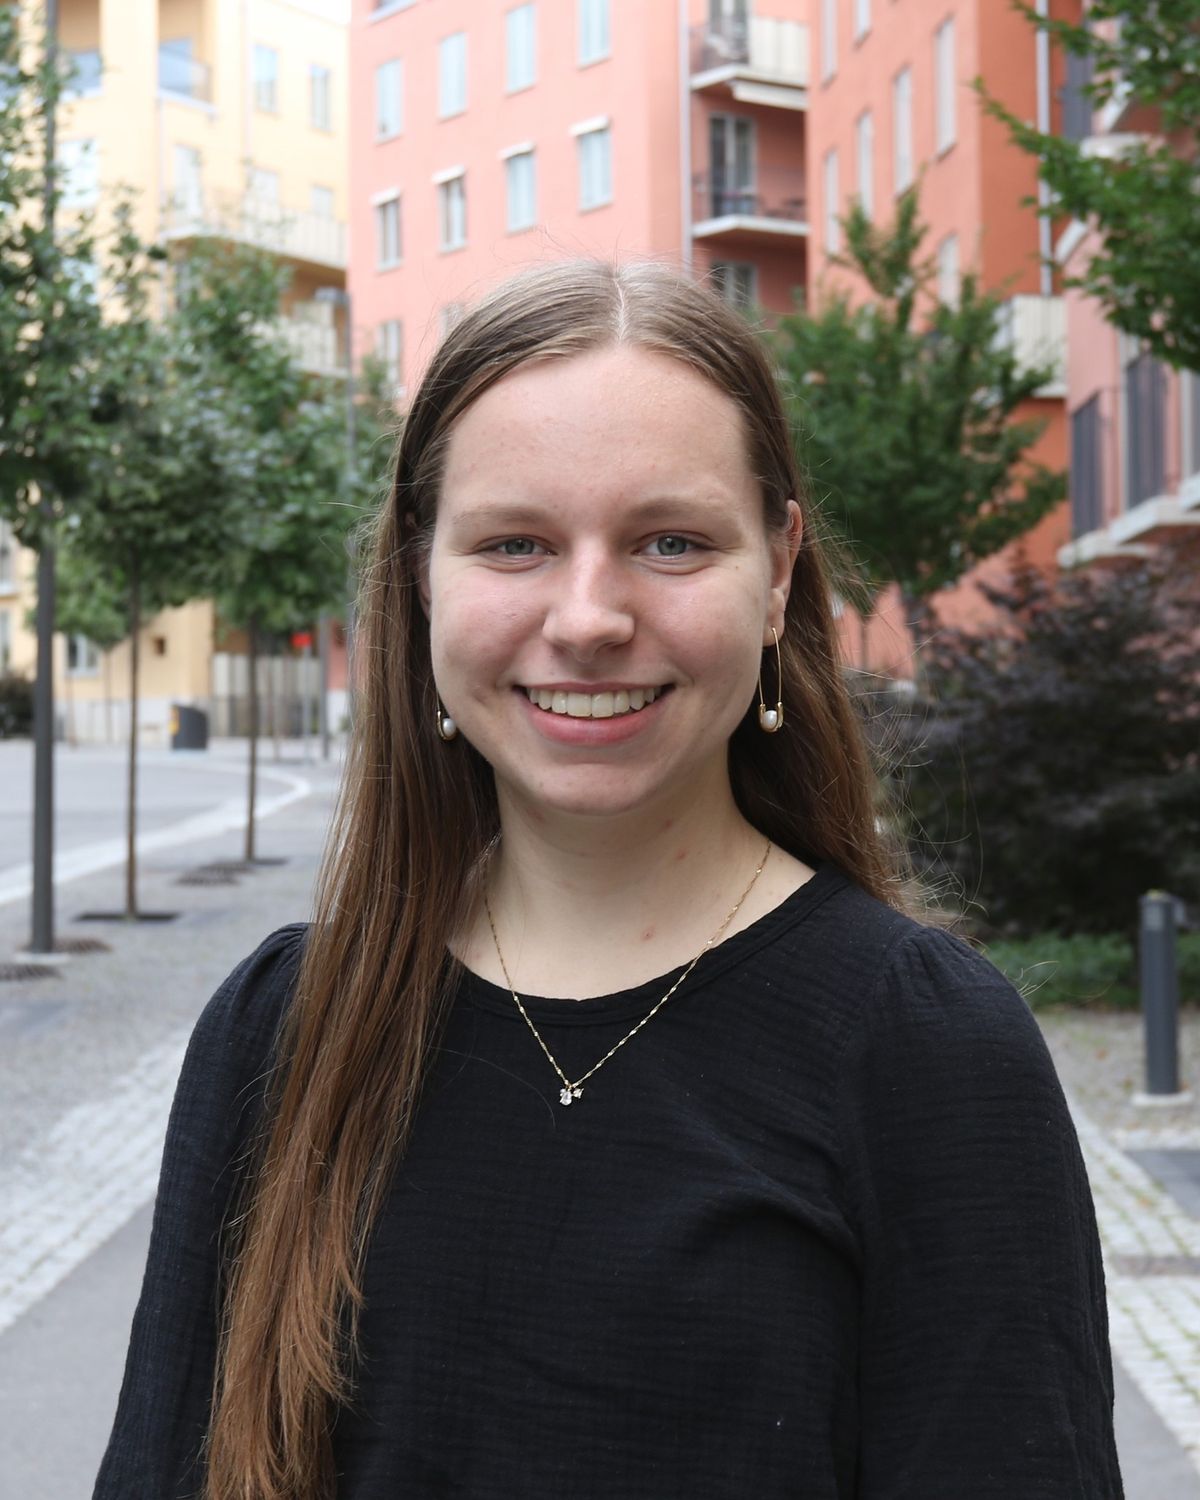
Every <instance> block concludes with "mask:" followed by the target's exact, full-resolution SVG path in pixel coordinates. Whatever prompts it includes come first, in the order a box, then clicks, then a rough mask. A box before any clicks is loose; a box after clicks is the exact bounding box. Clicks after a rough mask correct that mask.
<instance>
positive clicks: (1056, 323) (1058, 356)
mask: <svg viewBox="0 0 1200 1500" xmlns="http://www.w3.org/2000/svg"><path fill="white" fill-rule="evenodd" d="M1000 342H1001V344H1003V345H1004V346H1005V347H1006V348H1010V349H1012V350H1013V351H1014V352H1015V354H1016V356H1017V362H1018V364H1019V365H1020V367H1021V369H1022V370H1028V369H1032V368H1033V367H1034V366H1036V365H1049V367H1050V370H1051V376H1050V379H1049V381H1048V382H1047V383H1046V384H1045V385H1043V386H1041V387H1040V389H1039V391H1038V395H1040V396H1065V395H1066V393H1067V321H1066V312H1065V309H1064V306H1063V299H1062V298H1061V297H1038V296H1034V295H1021V296H1018V297H1010V298H1009V299H1008V300H1007V302H1005V304H1004V306H1003V308H1002V309H1001V322H1000Z"/></svg>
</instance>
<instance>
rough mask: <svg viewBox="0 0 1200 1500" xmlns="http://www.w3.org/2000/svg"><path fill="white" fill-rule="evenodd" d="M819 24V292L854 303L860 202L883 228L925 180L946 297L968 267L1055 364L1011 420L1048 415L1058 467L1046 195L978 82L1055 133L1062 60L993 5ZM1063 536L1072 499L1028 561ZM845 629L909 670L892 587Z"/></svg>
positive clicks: (822, 1)
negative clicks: (842, 294)
mask: <svg viewBox="0 0 1200 1500" xmlns="http://www.w3.org/2000/svg"><path fill="white" fill-rule="evenodd" d="M1037 8H1038V9H1039V10H1045V11H1048V12H1049V13H1050V14H1052V15H1053V16H1055V17H1060V18H1062V19H1071V20H1073V19H1077V18H1078V15H1079V0H1041V3H1040V4H1039V5H1038V7H1037ZM812 20H813V58H814V79H813V85H812V106H811V110H810V144H809V163H810V167H809V180H810V186H811V192H810V199H811V203H812V211H811V219H812V224H813V232H812V245H811V253H810V261H809V265H810V283H809V291H810V298H811V299H812V300H817V299H819V298H820V296H821V295H822V291H823V289H829V288H833V287H839V288H841V289H843V290H846V291H848V292H849V293H850V294H851V295H852V296H853V295H854V293H855V291H856V290H857V291H860V292H861V291H862V290H863V289H862V288H861V287H858V288H856V287H855V285H854V282H853V280H852V279H851V278H850V276H849V275H848V273H846V272H844V271H842V270H841V269H839V268H838V267H836V266H835V265H833V264H832V263H831V258H832V257H833V256H835V255H836V254H838V253H839V251H840V250H841V249H842V243H841V241H842V234H841V229H840V226H839V222H838V221H839V219H840V218H841V217H843V216H844V215H845V213H846V212H847V210H848V208H849V205H850V203H851V201H852V200H853V199H855V198H857V199H858V200H859V201H860V202H861V203H862V204H863V206H864V208H865V209H866V211H867V213H868V214H869V215H870V216H871V218H873V219H874V220H875V221H876V222H878V223H886V222H888V221H890V220H891V219H892V218H893V216H894V213H895V204H896V200H897V198H898V197H899V196H900V194H902V193H903V192H904V191H906V190H907V189H908V188H910V187H912V186H913V185H914V184H916V185H918V187H919V193H920V213H921V218H922V220H923V222H924V223H925V224H926V225H927V227H928V234H927V238H926V240H925V242H924V244H923V245H922V254H923V255H928V256H932V258H933V259H934V262H935V264H936V270H937V290H938V293H939V295H940V296H941V297H942V298H943V300H952V299H953V298H954V296H955V295H956V293H957V288H958V284H959V278H960V277H961V275H962V274H963V272H964V271H967V270H971V271H973V272H974V273H975V274H976V276H977V277H978V280H979V283H980V285H981V286H982V287H983V288H984V289H985V290H987V291H990V292H992V293H994V294H995V295H998V296H1002V297H1003V298H1004V299H1005V304H1004V311H1005V330H1006V337H1007V338H1008V339H1009V340H1010V341H1011V343H1012V344H1013V345H1014V347H1015V349H1016V351H1017V353H1018V355H1020V356H1021V357H1022V359H1023V360H1024V361H1025V362H1027V363H1029V364H1032V363H1035V362H1036V363H1038V364H1051V365H1053V366H1054V369H1055V375H1054V378H1053V380H1052V381H1051V383H1050V384H1049V385H1047V386H1045V387H1044V388H1043V389H1042V391H1041V392H1040V393H1039V396H1038V398H1037V399H1036V400H1034V401H1032V402H1030V403H1028V405H1027V407H1026V408H1025V409H1023V410H1021V411H1019V412H1018V413H1017V416H1018V417H1019V418H1022V419H1027V418H1036V419H1039V420H1042V421H1044V422H1045V423H1046V427H1045V431H1044V432H1043V435H1042V437H1041V439H1040V440H1039V442H1038V443H1037V445H1036V447H1035V448H1034V449H1033V450H1032V453H1031V457H1032V458H1033V459H1035V460H1037V461H1039V462H1042V463H1045V464H1047V465H1049V466H1051V467H1053V468H1058V469H1065V468H1066V466H1067V463H1068V451H1067V438H1068V434H1067V420H1066V413H1065V405H1064V402H1065V396H1066V370H1065V309H1064V302H1063V297H1062V295H1061V291H1060V288H1059V286H1058V284H1057V280H1056V278H1055V277H1054V275H1053V274H1052V272H1051V271H1050V270H1049V269H1048V268H1047V266H1046V265H1045V264H1044V262H1045V261H1046V260H1047V259H1048V258H1049V257H1050V255H1051V253H1052V237H1051V233H1050V229H1049V227H1048V226H1047V227H1045V228H1043V227H1042V225H1041V223H1040V221H1039V217H1038V215H1037V213H1036V211H1035V209H1034V208H1033V207H1032V206H1029V205H1028V204H1026V203H1023V201H1022V200H1024V199H1028V198H1031V197H1036V196H1037V193H1038V181H1037V173H1036V165H1035V163H1034V160H1033V158H1031V157H1030V156H1028V155H1026V154H1025V153H1023V152H1021V151H1019V150H1018V149H1017V148H1016V147H1015V146H1014V145H1013V144H1012V143H1011V142H1010V140H1009V137H1008V131H1007V128H1006V127H1005V126H1004V125H1003V124H1002V123H1001V122H999V121H997V120H995V119H993V118H992V117H991V116H989V115H987V114H986V113H985V111H984V109H983V106H982V103H981V101H980V99H979V97H978V95H977V94H976V93H975V91H974V89H973V88H972V81H973V80H974V79H975V78H977V77H980V78H982V79H983V80H984V83H985V84H986V87H987V89H988V91H989V92H990V93H991V94H992V95H993V96H995V97H996V98H998V99H999V100H1000V101H1002V102H1003V103H1004V104H1005V105H1007V107H1008V108H1009V109H1010V110H1012V111H1013V112H1014V113H1015V114H1017V115H1018V116H1021V117H1023V118H1026V119H1029V120H1031V121H1038V122H1039V123H1040V125H1041V127H1042V128H1043V129H1046V130H1051V131H1055V132H1061V131H1062V130H1063V129H1064V125H1065V124H1066V123H1069V116H1070V112H1071V109H1072V103H1073V101H1074V100H1075V99H1076V97H1077V95H1076V92H1075V91H1074V90H1073V89H1072V88H1071V87H1069V85H1070V84H1071V83H1072V82H1073V81H1072V80H1069V79H1068V77H1067V73H1066V62H1065V60H1064V58H1063V57H1062V55H1061V54H1060V53H1059V52H1058V50H1057V49H1054V50H1053V51H1052V50H1051V49H1050V47H1049V46H1048V45H1047V44H1046V42H1045V39H1043V40H1041V41H1039V39H1038V34H1037V32H1036V31H1035V29H1034V28H1033V27H1032V26H1031V25H1030V24H1029V22H1028V21H1026V20H1025V18H1024V17H1023V16H1022V15H1020V14H1019V13H1018V12H1017V11H1016V10H1015V9H1014V8H1013V7H1011V6H1009V5H1006V4H997V3H994V0H813V17H812ZM1069 529H1070V516H1069V509H1068V507H1067V506H1065V505H1064V506H1063V507H1060V508H1059V509H1058V510H1056V512H1055V513H1054V514H1053V515H1050V516H1048V517H1046V518H1045V519H1044V520H1043V521H1042V522H1041V524H1040V525H1039V526H1037V527H1036V528H1035V529H1034V530H1033V531H1032V532H1031V533H1029V535H1028V536H1027V537H1026V538H1024V539H1023V540H1022V542H1021V543H1020V544H1019V545H1020V546H1021V548H1022V550H1023V552H1024V554H1025V556H1026V557H1027V558H1028V559H1029V560H1030V561H1031V562H1032V563H1033V564H1034V565H1035V566H1039V567H1047V568H1049V567H1053V566H1054V563H1055V556H1056V553H1057V550H1058V548H1059V547H1060V546H1061V545H1062V543H1063V542H1064V541H1065V540H1066V538H1067V536H1068V534H1069ZM1008 563H1009V557H1008V556H1006V555H1005V554H1001V555H999V556H997V557H995V558H993V559H990V560H989V561H988V562H987V563H985V564H984V565H983V566H982V567H981V568H979V569H977V570H976V571H975V573H974V574H973V575H972V576H971V577H969V578H968V579H966V580H964V582H963V583H962V584H960V585H959V586H958V587H956V588H954V589H950V590H947V591H945V592H944V593H942V594H940V595H939V596H938V600H937V605H938V613H939V616H940V618H942V619H943V620H945V621H947V622H948V623H953V624H966V623H969V622H972V621H974V620H977V619H979V618H980V617H981V616H982V615H983V614H984V613H985V612H986V604H985V602H984V600H983V597H982V595H981V594H980V593H979V591H978V589H977V588H976V587H975V580H977V579H980V578H984V579H987V578H999V577H1002V576H1003V574H1004V573H1005V572H1006V570H1007V566H1008ZM850 636H851V639H852V640H857V645H856V648H855V651H854V656H855V659H856V660H857V661H858V663H859V664H860V665H862V666H865V667H870V668H871V669H873V670H877V671H880V672H882V673H884V674H886V675H898V676H904V675H907V673H908V671H909V666H908V661H909V657H910V653H911V642H910V640H909V637H908V634H907V631H906V630H905V629H904V627H903V624H902V621H901V619H900V614H899V610H898V608H897V606H896V601H895V599H894V598H893V597H891V596H885V599H884V601H883V603H882V605H881V608H880V609H879V611H878V612H877V616H876V617H875V618H874V619H872V621H871V622H870V625H869V627H868V629H867V630H866V631H865V632H862V633H860V632H859V631H858V630H857V629H852V630H851V632H850Z"/></svg>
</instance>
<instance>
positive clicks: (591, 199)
mask: <svg viewBox="0 0 1200 1500" xmlns="http://www.w3.org/2000/svg"><path fill="white" fill-rule="evenodd" d="M576 137H577V139H578V142H579V207H580V208H581V209H584V210H586V209H589V208H600V207H602V206H603V205H604V204H605V203H611V202H612V196H613V193H612V131H611V130H610V129H609V127H608V125H607V124H605V125H598V126H595V127H592V128H589V129H583V130H577V131H576Z"/></svg>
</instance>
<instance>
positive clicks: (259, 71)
mask: <svg viewBox="0 0 1200 1500" xmlns="http://www.w3.org/2000/svg"><path fill="white" fill-rule="evenodd" d="M254 107H255V109H257V110H261V111H262V113H263V114H268V115H277V114H278V113H279V51H278V48H275V47H268V46H267V44H266V43H265V42H255V44H254Z"/></svg>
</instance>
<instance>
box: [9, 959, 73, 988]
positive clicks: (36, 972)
mask: <svg viewBox="0 0 1200 1500" xmlns="http://www.w3.org/2000/svg"><path fill="white" fill-rule="evenodd" d="M61 978H62V975H61V974H60V973H59V971H58V970H57V969H52V968H50V966H49V965H48V964H0V984H15V983H17V981H18V980H22V979H61Z"/></svg>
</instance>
